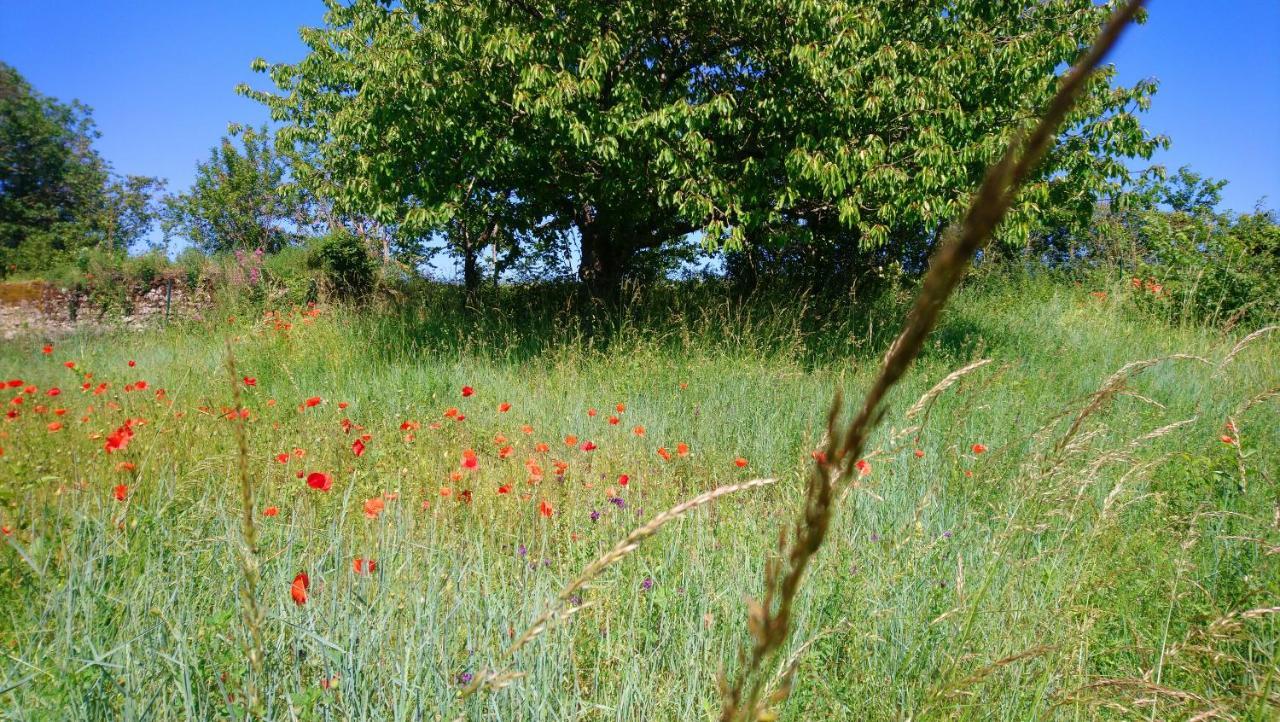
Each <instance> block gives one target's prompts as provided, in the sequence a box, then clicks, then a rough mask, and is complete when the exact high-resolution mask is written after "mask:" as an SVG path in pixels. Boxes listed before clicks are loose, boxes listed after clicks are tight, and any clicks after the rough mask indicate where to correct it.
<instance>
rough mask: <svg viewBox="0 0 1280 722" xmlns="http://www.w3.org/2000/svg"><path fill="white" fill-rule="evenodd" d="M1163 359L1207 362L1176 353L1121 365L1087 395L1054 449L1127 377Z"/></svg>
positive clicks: (1121, 387) (1116, 391)
mask: <svg viewBox="0 0 1280 722" xmlns="http://www.w3.org/2000/svg"><path fill="white" fill-rule="evenodd" d="M1163 361H1199V362H1200V363H1203V364H1208V363H1209V361H1208V359H1204V358H1201V357H1200V356H1193V355H1191V354H1185V353H1176V354H1172V355H1170V356H1161V357H1160V358H1151V359H1145V360H1142V361H1131V362H1129V363H1127V364H1125V365H1124V366H1121V367H1120V368H1119V369H1117V370H1116V372H1115V373H1113V374H1111V375H1110V376H1108V377H1107V379H1106V380H1105V381H1103V382H1102V386H1100V387H1098V390H1097V391H1095V392H1094V393H1093V395H1092V396H1090V397H1089V402H1088V403H1087V404H1086V405H1085V407H1084V408H1083V409H1081V410H1080V413H1079V414H1077V415H1076V418H1075V420H1074V421H1072V422H1071V428H1069V429H1067V433H1066V434H1065V435H1064V436H1063V437H1062V438H1061V439H1059V440H1058V443H1057V445H1056V446H1055V447H1054V450H1055V451H1057V452H1061V451H1062V450H1063V449H1065V448H1066V446H1067V444H1069V443H1070V442H1071V439H1072V438H1074V437H1075V435H1076V434H1077V433H1079V431H1080V427H1081V425H1082V424H1084V421H1085V419H1087V418H1089V417H1090V416H1092V415H1093V414H1094V413H1095V412H1097V411H1098V410H1099V409H1101V408H1102V407H1103V406H1104V405H1106V403H1107V401H1109V400H1110V399H1111V398H1112V397H1114V396H1116V395H1117V394H1119V393H1120V392H1121V391H1123V390H1124V385H1125V383H1126V382H1127V381H1128V380H1129V379H1131V378H1133V377H1134V376H1137V375H1138V374H1140V373H1142V372H1143V371H1146V370H1147V369H1149V368H1151V367H1152V366H1155V365H1156V364H1158V363H1161V362H1163Z"/></svg>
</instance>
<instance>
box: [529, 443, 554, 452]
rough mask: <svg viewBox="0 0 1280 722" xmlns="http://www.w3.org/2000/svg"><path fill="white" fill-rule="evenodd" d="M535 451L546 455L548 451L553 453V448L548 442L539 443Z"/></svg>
mask: <svg viewBox="0 0 1280 722" xmlns="http://www.w3.org/2000/svg"><path fill="white" fill-rule="evenodd" d="M533 450H534V451H536V452H538V453H539V454H545V453H547V452H548V451H551V446H550V445H549V444H547V442H545V441H539V442H538V443H537V444H535V445H534V447H533Z"/></svg>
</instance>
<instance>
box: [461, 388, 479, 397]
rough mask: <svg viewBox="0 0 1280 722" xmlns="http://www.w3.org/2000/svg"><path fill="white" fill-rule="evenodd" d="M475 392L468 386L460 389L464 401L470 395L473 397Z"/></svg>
mask: <svg viewBox="0 0 1280 722" xmlns="http://www.w3.org/2000/svg"><path fill="white" fill-rule="evenodd" d="M475 392H476V390H475V389H473V388H471V387H470V386H463V387H462V398H464V399H465V398H466V397H468V396H472V395H474V394H475Z"/></svg>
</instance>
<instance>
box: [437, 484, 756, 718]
mask: <svg viewBox="0 0 1280 722" xmlns="http://www.w3.org/2000/svg"><path fill="white" fill-rule="evenodd" d="M775 482H777V479H752V480H751V481H744V482H742V483H740V484H728V485H725V486H720V487H716V488H715V489H712V490H711V491H708V492H704V493H702V494H699V495H698V496H695V497H693V498H692V499H689V500H688V501H685V502H681V503H680V504H677V505H676V506H673V507H671V508H670V509H667V510H666V511H664V512H662V513H660V514H658V515H656V516H654V517H653V518H652V519H650V520H649V521H647V522H645V523H644V524H642V525H640V526H638V527H636V528H635V529H633V530H631V533H630V534H627V535H626V536H625V537H623V538H622V539H621V540H620V541H619V542H618V543H617V544H614V545H613V548H612V549H610V550H609V551H607V552H605V553H604V555H602V556H600V557H598V558H597V559H595V560H594V561H592V562H591V563H590V564H588V565H587V566H585V567H583V569H582V571H581V572H580V573H579V574H578V576H577V577H575V578H574V579H573V581H571V582H569V584H568V585H566V586H565V588H564V589H562V590H560V593H559V594H558V595H556V598H555V600H553V602H552V603H551V605H550V606H549V607H548V608H547V610H546V611H545V612H543V613H542V614H541V615H539V616H538V618H537V619H535V620H534V621H533V623H532V624H530V625H529V627H528V629H526V630H525V631H524V633H523V634H521V635H520V637H519V638H518V639H516V641H514V642H512V643H511V646H510V647H508V648H507V649H506V650H505V651H503V653H502V654H501V655H500V656H499V660H501V661H505V660H509V659H511V658H512V657H513V656H514V655H515V653H516V652H518V651H520V649H521V648H523V647H524V646H525V645H526V644H528V643H529V642H531V641H533V639H534V638H536V637H537V636H538V635H540V634H542V633H543V632H544V631H546V630H547V627H549V626H550V625H551V623H553V622H555V621H559V620H563V619H568V618H569V617H571V616H573V614H575V613H576V612H578V611H579V610H580V609H583V608H584V606H585V605H584V606H574V607H568V608H566V607H565V605H566V604H568V602H569V600H570V599H571V598H572V597H573V596H574V595H575V594H576V593H577V592H578V591H579V590H581V589H582V588H583V587H585V586H586V585H587V584H588V583H590V582H591V580H592V579H595V578H596V577H597V576H599V574H600V573H601V572H603V571H604V570H605V569H607V568H608V567H610V566H612V565H614V564H616V563H618V562H619V561H621V560H622V559H623V558H625V557H626V556H627V555H628V554H630V553H631V552H633V551H635V550H636V548H637V547H639V546H640V542H642V541H644V540H645V539H648V538H649V537H651V536H653V535H654V534H657V533H658V530H659V529H661V528H662V527H664V526H666V524H667V523H668V522H670V521H673V520H675V519H677V518H679V517H681V516H684V515H685V514H688V513H689V512H691V511H693V510H694V509H697V508H698V507H700V506H705V505H707V504H710V503H711V502H713V501H715V500H716V499H719V498H720V497H722V496H726V495H728V494H733V493H736V492H739V491H746V490H748V489H755V488H757V487H761V486H768V485H770V484H773V483H775ZM519 676H520V675H518V674H512V673H509V672H502V673H499V672H489V671H485V672H480V673H478V674H476V675H475V678H474V679H472V680H471V683H470V684H468V685H467V686H466V688H464V689H463V690H462V692H461V693H460V694H461V697H462V698H466V697H469V696H471V695H472V694H475V693H476V692H478V691H480V689H482V688H487V689H498V688H500V687H502V686H505V685H506V684H509V683H510V682H511V681H512V680H514V679H516V678H517V677H519Z"/></svg>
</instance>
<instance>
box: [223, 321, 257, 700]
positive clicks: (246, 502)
mask: <svg viewBox="0 0 1280 722" xmlns="http://www.w3.org/2000/svg"><path fill="white" fill-rule="evenodd" d="M227 374H228V376H229V377H230V379H231V400H232V404H231V407H232V411H233V414H232V417H231V419H230V421H231V428H232V431H233V432H234V433H235V437H236V452H237V475H238V477H239V482H240V511H241V517H240V531H241V533H242V535H243V537H244V538H243V541H244V546H243V547H242V548H241V549H240V555H239V556H240V570H241V572H243V574H244V586H243V587H241V588H240V601H241V603H242V604H243V607H244V608H243V610H242V615H243V619H244V625H245V628H246V629H247V630H248V632H249V644H248V650H247V653H248V656H249V667H250V672H251V673H250V674H249V676H248V679H247V681H246V693H247V694H246V696H247V698H248V709H250V710H257V709H258V703H259V699H258V694H257V682H256V680H257V678H259V677H261V676H262V656H263V652H262V649H263V647H262V621H263V613H262V607H261V606H259V605H258V530H257V527H256V526H255V525H254V522H253V509H254V506H253V482H252V480H251V479H250V478H249V440H248V437H247V435H246V434H245V430H244V417H243V416H242V415H241V412H242V409H243V405H242V402H241V399H240V376H239V375H238V374H237V373H236V358H235V354H234V353H233V352H232V350H231V342H230V341H229V340H228V341H227Z"/></svg>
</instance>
